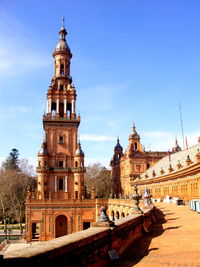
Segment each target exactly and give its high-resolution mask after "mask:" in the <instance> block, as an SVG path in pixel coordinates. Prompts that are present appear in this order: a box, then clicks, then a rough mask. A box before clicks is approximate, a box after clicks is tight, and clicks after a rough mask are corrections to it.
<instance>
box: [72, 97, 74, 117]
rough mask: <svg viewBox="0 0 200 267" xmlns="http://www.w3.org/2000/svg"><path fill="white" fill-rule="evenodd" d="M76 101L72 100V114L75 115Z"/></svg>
mask: <svg viewBox="0 0 200 267" xmlns="http://www.w3.org/2000/svg"><path fill="white" fill-rule="evenodd" d="M74 113H75V112H74V99H72V114H74Z"/></svg>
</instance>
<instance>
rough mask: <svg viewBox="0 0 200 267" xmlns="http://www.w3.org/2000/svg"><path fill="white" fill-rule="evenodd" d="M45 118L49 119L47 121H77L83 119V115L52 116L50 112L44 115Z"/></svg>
mask: <svg viewBox="0 0 200 267" xmlns="http://www.w3.org/2000/svg"><path fill="white" fill-rule="evenodd" d="M43 120H45V121H46V120H47V121H56V120H58V121H77V122H79V121H80V120H81V117H80V116H73V115H72V116H67V117H57V116H56V115H55V116H52V115H51V114H48V115H43Z"/></svg>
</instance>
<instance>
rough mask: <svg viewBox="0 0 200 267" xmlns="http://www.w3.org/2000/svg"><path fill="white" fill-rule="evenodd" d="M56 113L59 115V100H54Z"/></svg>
mask: <svg viewBox="0 0 200 267" xmlns="http://www.w3.org/2000/svg"><path fill="white" fill-rule="evenodd" d="M56 113H59V99H57V100H56Z"/></svg>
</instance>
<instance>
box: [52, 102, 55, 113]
mask: <svg viewBox="0 0 200 267" xmlns="http://www.w3.org/2000/svg"><path fill="white" fill-rule="evenodd" d="M52 110H55V111H56V102H53V103H52V104H51V111H52Z"/></svg>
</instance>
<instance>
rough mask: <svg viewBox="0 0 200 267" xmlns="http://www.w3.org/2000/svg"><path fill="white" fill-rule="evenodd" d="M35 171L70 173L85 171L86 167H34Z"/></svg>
mask: <svg viewBox="0 0 200 267" xmlns="http://www.w3.org/2000/svg"><path fill="white" fill-rule="evenodd" d="M36 170H37V171H45V170H47V171H48V170H50V171H71V172H76V171H84V172H85V171H86V167H71V168H69V167H47V166H45V167H36Z"/></svg>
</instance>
